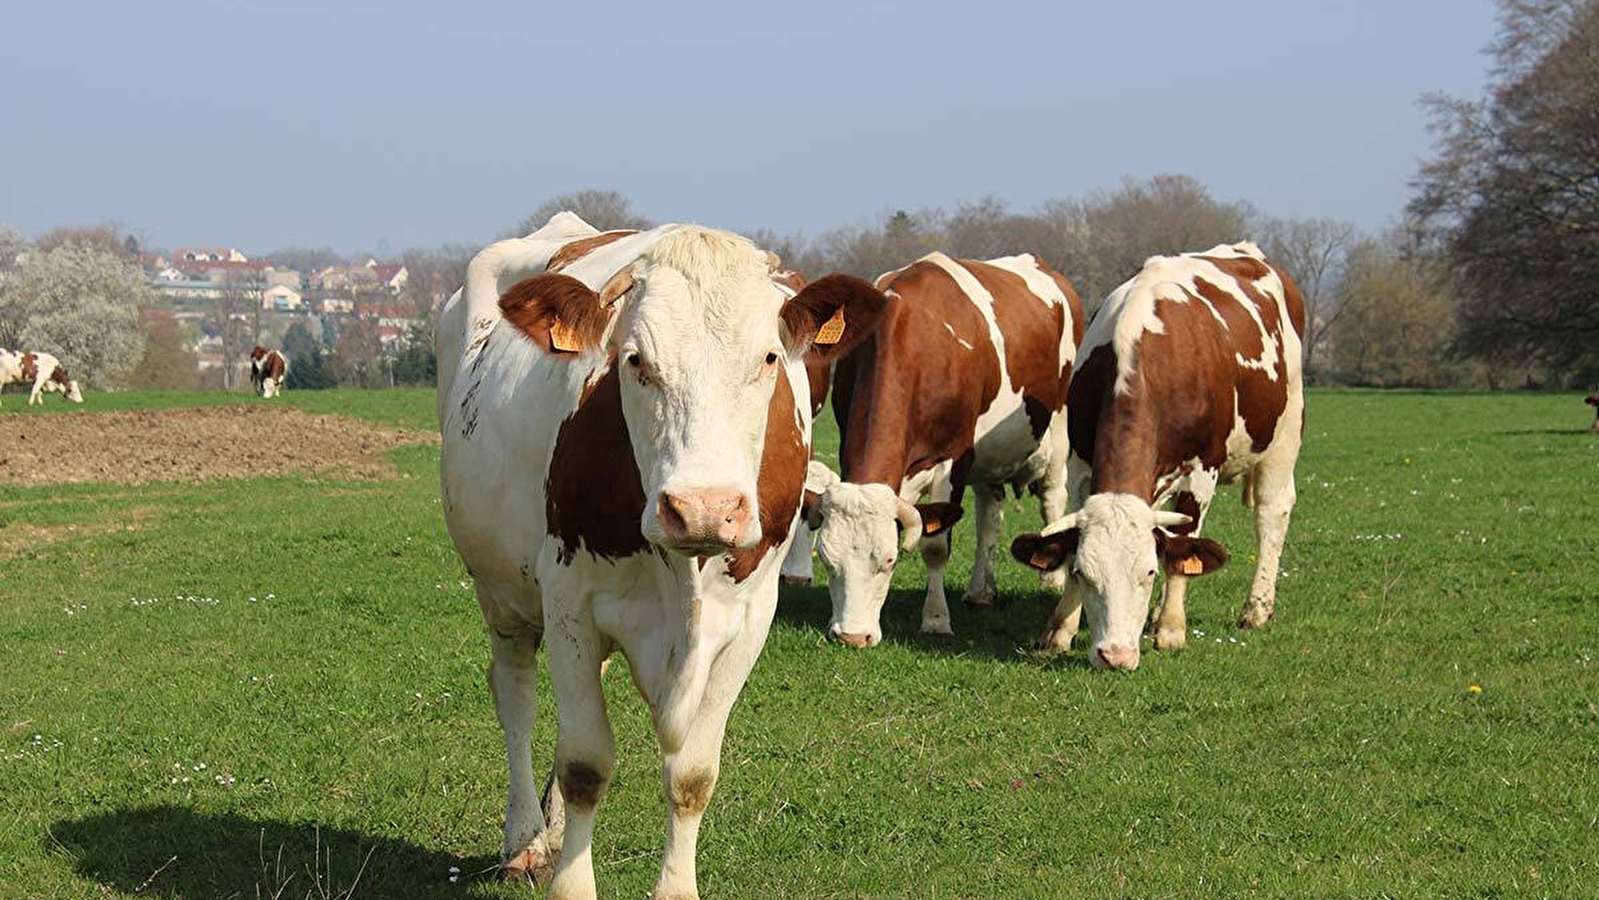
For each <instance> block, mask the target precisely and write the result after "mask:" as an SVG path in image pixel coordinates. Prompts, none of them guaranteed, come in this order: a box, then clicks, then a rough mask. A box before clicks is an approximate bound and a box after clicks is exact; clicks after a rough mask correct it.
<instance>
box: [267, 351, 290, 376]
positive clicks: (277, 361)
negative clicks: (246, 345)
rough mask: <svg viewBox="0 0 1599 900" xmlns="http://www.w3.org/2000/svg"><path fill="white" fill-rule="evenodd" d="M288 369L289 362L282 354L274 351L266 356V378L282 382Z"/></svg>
mask: <svg viewBox="0 0 1599 900" xmlns="http://www.w3.org/2000/svg"><path fill="white" fill-rule="evenodd" d="M288 368H289V361H288V360H286V359H284V358H283V354H282V353H279V352H278V351H276V350H273V351H271V352H270V353H268V354H267V355H266V377H268V378H272V379H275V380H277V381H282V380H283V373H284V372H286V371H288Z"/></svg>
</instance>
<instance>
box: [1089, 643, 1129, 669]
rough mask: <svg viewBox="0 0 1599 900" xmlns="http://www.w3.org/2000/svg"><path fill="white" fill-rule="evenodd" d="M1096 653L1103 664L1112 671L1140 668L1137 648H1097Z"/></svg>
mask: <svg viewBox="0 0 1599 900" xmlns="http://www.w3.org/2000/svg"><path fill="white" fill-rule="evenodd" d="M1094 653H1095V654H1096V655H1098V656H1099V661H1100V663H1101V664H1103V665H1105V666H1108V667H1110V668H1112V669H1136V668H1138V648H1137V647H1095V648H1094Z"/></svg>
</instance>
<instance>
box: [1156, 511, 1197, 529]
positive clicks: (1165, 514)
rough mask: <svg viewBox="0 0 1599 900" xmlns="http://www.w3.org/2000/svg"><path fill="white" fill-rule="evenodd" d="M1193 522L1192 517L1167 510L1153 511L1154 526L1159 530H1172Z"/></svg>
mask: <svg viewBox="0 0 1599 900" xmlns="http://www.w3.org/2000/svg"><path fill="white" fill-rule="evenodd" d="M1193 521H1194V517H1193V516H1189V515H1184V514H1183V513H1180V512H1173V511H1171V510H1169V509H1157V510H1155V525H1156V527H1159V528H1173V527H1176V526H1178V525H1187V524H1189V523H1191V522H1193Z"/></svg>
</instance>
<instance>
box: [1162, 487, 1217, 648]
mask: <svg viewBox="0 0 1599 900" xmlns="http://www.w3.org/2000/svg"><path fill="white" fill-rule="evenodd" d="M1216 484H1217V478H1216V473H1215V472H1210V471H1201V472H1197V473H1194V474H1193V475H1190V476H1189V485H1188V486H1189V490H1186V491H1182V492H1180V493H1178V494H1177V495H1176V496H1175V497H1173V498H1172V508H1173V509H1175V510H1176V511H1177V512H1180V513H1182V514H1183V515H1186V516H1190V517H1192V518H1193V520H1194V521H1193V522H1192V523H1191V524H1188V525H1183V526H1180V527H1178V528H1174V529H1172V530H1173V531H1174V532H1176V533H1178V534H1192V535H1198V534H1199V532H1200V529H1202V528H1204V527H1205V516H1206V515H1207V514H1208V513H1209V512H1210V504H1211V502H1212V501H1213V500H1215V499H1216ZM1189 580H1190V579H1189V577H1188V576H1187V575H1182V574H1177V573H1172V572H1168V573H1166V575H1165V578H1164V579H1163V581H1164V584H1163V585H1162V586H1161V593H1160V604H1159V605H1158V606H1156V607H1155V609H1154V611H1153V612H1151V613H1150V616H1149V633H1150V634H1152V635H1154V637H1155V648H1156V649H1157V650H1181V649H1182V648H1183V647H1185V646H1187V645H1188V582H1189Z"/></svg>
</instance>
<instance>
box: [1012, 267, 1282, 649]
mask: <svg viewBox="0 0 1599 900" xmlns="http://www.w3.org/2000/svg"><path fill="white" fill-rule="evenodd" d="M1304 328H1305V308H1304V303H1303V302H1302V300H1301V299H1300V296H1299V289H1298V288H1297V287H1296V286H1295V285H1294V283H1293V281H1292V280H1290V279H1289V277H1288V276H1287V275H1286V274H1284V273H1283V272H1282V271H1281V270H1280V269H1278V268H1276V267H1275V266H1272V265H1271V264H1269V263H1268V262H1267V261H1266V258H1265V255H1264V254H1262V253H1261V252H1260V249H1259V248H1258V247H1256V246H1255V245H1254V244H1251V243H1247V242H1245V243H1240V244H1233V245H1225V244H1224V245H1220V246H1217V247H1214V248H1212V249H1210V250H1207V251H1205V252H1203V253H1189V254H1184V255H1182V256H1157V257H1153V258H1151V259H1149V260H1148V261H1147V262H1145V263H1144V268H1143V270H1142V271H1140V272H1139V273H1138V275H1137V276H1135V277H1134V278H1133V279H1132V280H1131V281H1128V282H1127V283H1126V284H1123V285H1122V286H1121V287H1118V288H1117V289H1116V290H1115V291H1113V292H1112V293H1111V295H1110V297H1108V298H1107V299H1106V300H1105V304H1104V305H1103V306H1102V307H1100V310H1099V312H1098V313H1097V314H1096V315H1095V316H1094V321H1093V323H1092V324H1090V325H1089V328H1088V334H1087V336H1086V337H1085V338H1084V340H1083V346H1082V349H1081V352H1080V353H1079V355H1078V362H1077V366H1076V369H1075V371H1074V372H1073V375H1072V384H1071V399H1070V402H1069V404H1068V422H1069V429H1070V432H1071V447H1072V463H1071V470H1070V472H1069V473H1068V479H1067V480H1068V482H1069V483H1070V485H1071V490H1072V505H1073V508H1075V509H1077V511H1076V512H1074V513H1072V514H1071V515H1068V516H1066V517H1065V518H1063V519H1061V520H1059V521H1058V522H1053V523H1052V524H1051V525H1050V526H1049V527H1047V528H1045V529H1044V530H1043V532H1042V533H1040V534H1030V535H1023V536H1021V537H1018V538H1017V539H1016V540H1015V541H1014V542H1013V543H1012V545H1011V552H1012V554H1013V555H1015V557H1016V558H1017V559H1019V560H1021V561H1022V562H1023V563H1026V564H1027V565H1030V566H1033V567H1034V568H1039V569H1053V568H1055V567H1057V566H1060V565H1061V564H1062V563H1067V562H1070V563H1072V566H1073V568H1072V578H1071V579H1070V583H1069V584H1068V585H1067V590H1066V593H1065V594H1064V595H1063V597H1062V599H1061V602H1060V605H1059V606H1058V607H1057V608H1056V610H1055V614H1054V615H1053V616H1052V617H1051V619H1050V622H1049V625H1048V627H1047V628H1046V629H1045V631H1044V634H1043V637H1041V638H1040V644H1041V645H1042V646H1043V647H1044V648H1046V649H1055V650H1065V649H1067V648H1069V647H1070V646H1071V640H1072V637H1073V635H1075V634H1076V632H1077V626H1078V620H1079V616H1080V614H1081V611H1082V606H1086V607H1087V609H1088V624H1089V629H1090V631H1091V632H1092V634H1093V645H1092V651H1091V652H1090V654H1089V660H1090V661H1091V662H1092V663H1093V664H1094V665H1095V666H1096V667H1102V666H1110V667H1113V668H1118V669H1132V668H1136V667H1137V665H1138V656H1139V651H1138V640H1139V632H1140V630H1141V629H1142V628H1143V626H1144V621H1145V618H1146V616H1147V617H1148V618H1149V620H1150V623H1149V624H1150V628H1151V630H1153V631H1154V632H1155V646H1156V647H1158V648H1162V649H1166V648H1177V647H1181V646H1183V644H1184V642H1185V640H1186V634H1187V613H1186V610H1185V606H1184V604H1185V601H1186V594H1187V588H1188V579H1189V578H1191V577H1194V576H1198V575H1205V574H1208V573H1210V572H1213V571H1215V570H1216V569H1218V568H1220V567H1221V566H1222V565H1223V564H1224V563H1225V562H1226V560H1227V552H1226V551H1225V550H1224V549H1223V548H1222V547H1221V545H1220V544H1218V543H1216V542H1215V541H1213V540H1210V539H1208V538H1202V537H1200V536H1199V532H1200V529H1201V528H1202V527H1203V526H1204V522H1205V513H1206V511H1207V510H1209V509H1210V504H1211V501H1212V500H1213V499H1214V498H1215V495H1216V486H1217V485H1218V484H1222V483H1227V482H1231V481H1233V480H1234V479H1237V478H1238V477H1240V476H1243V477H1244V479H1245V481H1244V502H1245V503H1246V504H1250V505H1253V507H1254V510H1255V534H1256V539H1257V541H1258V543H1259V551H1258V556H1259V563H1258V565H1257V566H1256V568H1255V580H1254V585H1253V586H1252V587H1251V588H1250V592H1249V598H1248V599H1247V600H1246V601H1245V603H1244V608H1243V614H1242V616H1241V617H1240V619H1239V625H1240V626H1241V627H1245V628H1258V627H1260V626H1262V625H1264V624H1266V622H1267V620H1269V619H1270V618H1271V617H1272V612H1273V609H1274V607H1275V603H1276V596H1277V593H1276V592H1277V563H1278V560H1279V558H1280V557H1281V555H1282V547H1283V538H1284V537H1285V535H1286V534H1287V532H1288V520H1289V517H1290V515H1291V514H1292V512H1293V508H1294V498H1295V492H1294V465H1295V462H1296V461H1297V460H1298V458H1299V446H1300V439H1301V432H1302V431H1303V426H1304V410H1305V400H1304V386H1303V381H1302V379H1301V373H1300V341H1301V335H1302V334H1303V333H1304ZM1167 501H1170V502H1171V504H1172V506H1173V509H1172V510H1164V509H1161V508H1160V507H1161V505H1162V504H1163V503H1165V502H1167ZM1157 571H1164V572H1165V575H1166V581H1165V589H1164V593H1163V594H1162V598H1161V604H1160V606H1159V607H1157V608H1156V610H1155V612H1154V614H1153V616H1150V615H1149V600H1150V592H1151V588H1152V586H1153V584H1154V581H1155V574H1156V572H1157ZM1079 593H1080V594H1081V597H1080V600H1081V605H1079Z"/></svg>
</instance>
